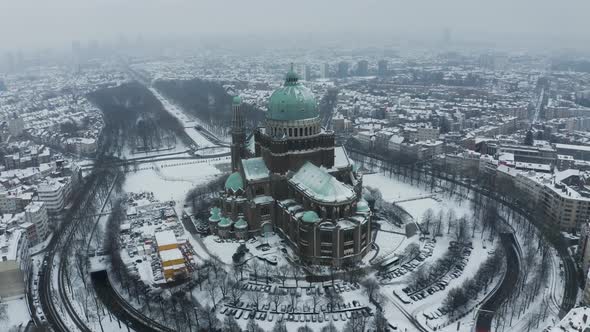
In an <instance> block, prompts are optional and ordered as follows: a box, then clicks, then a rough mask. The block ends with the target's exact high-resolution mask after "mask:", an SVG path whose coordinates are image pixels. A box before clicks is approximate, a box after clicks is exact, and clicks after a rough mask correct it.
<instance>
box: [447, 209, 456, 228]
mask: <svg viewBox="0 0 590 332" xmlns="http://www.w3.org/2000/svg"><path fill="white" fill-rule="evenodd" d="M455 219H457V214H456V213H455V209H453V208H450V209H449V210H448V211H447V234H449V233H450V232H451V228H452V227H453V223H454V222H455Z"/></svg>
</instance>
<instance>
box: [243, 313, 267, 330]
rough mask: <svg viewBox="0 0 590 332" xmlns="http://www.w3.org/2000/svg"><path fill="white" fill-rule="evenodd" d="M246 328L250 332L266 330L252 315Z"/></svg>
mask: <svg viewBox="0 0 590 332" xmlns="http://www.w3.org/2000/svg"><path fill="white" fill-rule="evenodd" d="M246 330H247V331H248V332H264V329H263V328H261V327H260V326H259V325H258V323H256V321H255V320H254V317H252V316H251V317H250V319H249V320H248V325H246Z"/></svg>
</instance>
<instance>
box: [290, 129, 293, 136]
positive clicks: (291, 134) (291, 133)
mask: <svg viewBox="0 0 590 332" xmlns="http://www.w3.org/2000/svg"><path fill="white" fill-rule="evenodd" d="M291 136H293V132H292V131H291V128H289V137H291Z"/></svg>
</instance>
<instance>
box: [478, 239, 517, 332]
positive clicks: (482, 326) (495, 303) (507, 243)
mask: <svg viewBox="0 0 590 332" xmlns="http://www.w3.org/2000/svg"><path fill="white" fill-rule="evenodd" d="M500 240H501V241H502V246H503V247H504V252H505V253H506V274H504V279H503V280H502V283H501V284H500V287H498V288H497V289H496V291H495V292H494V294H493V295H492V296H491V297H489V298H488V299H487V301H486V302H485V303H484V304H483V305H482V306H481V307H480V308H479V311H478V313H477V321H476V323H475V329H476V332H490V331H491V330H492V320H493V319H494V315H495V313H496V311H497V310H498V308H500V306H501V305H502V303H503V302H504V301H506V299H507V298H509V297H510V295H511V294H512V293H513V292H514V289H515V287H516V282H517V281H518V276H519V273H520V263H519V260H518V252H517V249H516V246H517V244H516V239H515V238H514V234H512V233H501V234H500Z"/></svg>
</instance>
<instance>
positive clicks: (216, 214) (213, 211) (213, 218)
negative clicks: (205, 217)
mask: <svg viewBox="0 0 590 332" xmlns="http://www.w3.org/2000/svg"><path fill="white" fill-rule="evenodd" d="M219 212H220V210H219V208H218V207H213V208H211V216H210V217H209V221H211V222H218V221H219V220H221V216H219Z"/></svg>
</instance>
